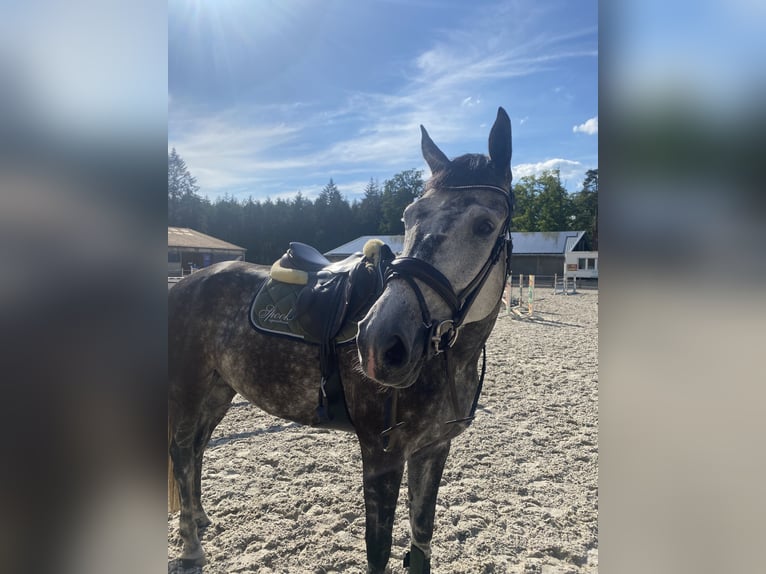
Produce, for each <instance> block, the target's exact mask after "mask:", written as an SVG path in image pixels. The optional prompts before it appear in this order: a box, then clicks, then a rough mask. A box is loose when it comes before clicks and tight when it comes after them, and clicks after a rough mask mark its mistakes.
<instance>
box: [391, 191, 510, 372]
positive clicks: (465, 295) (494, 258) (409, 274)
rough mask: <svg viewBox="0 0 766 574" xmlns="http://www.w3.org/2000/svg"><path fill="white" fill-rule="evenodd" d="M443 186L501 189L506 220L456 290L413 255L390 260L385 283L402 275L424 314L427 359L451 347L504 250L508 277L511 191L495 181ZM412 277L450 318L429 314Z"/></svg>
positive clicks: (437, 271) (429, 266)
mask: <svg viewBox="0 0 766 574" xmlns="http://www.w3.org/2000/svg"><path fill="white" fill-rule="evenodd" d="M442 189H448V190H464V189H471V190H481V189H483V190H489V191H494V192H497V193H502V194H503V196H504V197H505V198H506V200H507V202H508V210H507V215H506V218H505V222H504V223H503V225H502V226H501V227H500V233H499V234H498V236H497V239H496V240H495V244H494V246H493V247H492V251H491V252H490V255H489V257H488V258H487V260H486V261H485V262H484V265H483V266H482V268H481V269H480V270H479V272H478V273H477V274H476V276H475V277H474V278H473V280H471V282H470V283H469V284H468V285H467V286H466V287H465V288H464V289H463V290H461V291H460V293H458V292H457V291H455V288H454V287H453V286H452V284H451V283H450V281H449V279H447V278H446V277H445V276H444V274H442V272H441V271H439V270H438V269H437V268H436V267H434V266H433V265H431V264H430V263H428V262H427V261H423V260H422V259H417V258H415V257H397V258H395V259H394V260H393V261H391V263H389V266H388V269H387V271H386V275H385V284H386V285H387V284H388V283H389V282H390V281H392V280H394V279H403V280H404V281H406V282H407V284H408V285H409V286H410V287H411V288H412V290H413V291H414V293H415V296H416V297H417V299H418V304H419V306H420V312H421V314H422V317H423V325H424V327H425V329H426V333H427V339H428V340H427V344H426V348H425V353H426V359H430V358H432V357H434V356H436V355H438V354H440V353H442V352H444V351H446V350H447V349H449V348H450V347H452V346H453V345H454V344H455V342H456V341H457V338H458V335H459V334H460V329H461V328H462V327H463V323H464V322H465V319H466V317H467V316H468V312H469V311H470V310H471V306H472V305H473V303H474V301H475V300H476V298H477V297H478V295H479V293H480V292H481V289H482V287H484V284H485V283H486V281H487V279H488V278H489V275H490V273H491V272H492V269H493V268H494V266H495V265H496V264H497V262H498V261H499V260H500V255H501V254H502V253H503V251H505V252H506V261H505V279H508V274H509V272H510V242H511V238H510V223H511V215H512V209H513V207H512V203H511V202H512V200H511V194H510V193H509V191H508V190H507V189H503V188H502V187H497V186H494V185H465V186H451V187H445V188H442ZM415 279H419V280H420V281H422V282H423V283H425V284H426V285H427V286H428V287H430V288H431V289H432V290H433V291H434V292H435V293H437V294H438V295H439V297H441V299H442V300H443V301H444V302H445V303H446V304H447V307H449V309H450V311H451V312H452V318H450V319H446V320H444V321H440V322H436V321H434V320H433V319H432V318H431V312H430V310H429V309H428V305H427V303H426V300H425V297H424V296H423V292H422V291H421V289H420V287H419V286H418V284H417V282H416V281H415ZM501 295H502V294H501Z"/></svg>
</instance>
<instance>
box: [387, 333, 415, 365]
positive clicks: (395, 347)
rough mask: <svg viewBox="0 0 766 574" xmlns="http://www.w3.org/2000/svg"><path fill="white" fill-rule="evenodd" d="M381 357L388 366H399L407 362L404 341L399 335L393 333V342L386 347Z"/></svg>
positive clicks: (407, 356)
mask: <svg viewBox="0 0 766 574" xmlns="http://www.w3.org/2000/svg"><path fill="white" fill-rule="evenodd" d="M383 358H384V360H385V361H386V364H387V365H388V366H390V367H401V366H402V365H404V364H406V363H407V359H408V358H409V353H408V352H407V347H406V346H405V345H404V341H402V339H401V338H400V337H399V336H397V335H394V337H393V343H392V344H391V345H390V346H389V347H388V349H386V352H385V353H384V355H383Z"/></svg>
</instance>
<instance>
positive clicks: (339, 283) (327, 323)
mask: <svg viewBox="0 0 766 574" xmlns="http://www.w3.org/2000/svg"><path fill="white" fill-rule="evenodd" d="M393 259H394V254H393V252H392V251H391V249H390V248H389V247H388V246H387V245H386V244H384V243H383V242H382V241H379V240H374V241H373V242H368V244H367V245H365V246H364V250H363V253H355V254H354V255H351V256H350V257H348V258H346V259H344V260H342V261H339V262H337V263H331V262H330V261H329V260H328V259H327V258H326V257H324V255H322V254H321V253H320V252H319V251H317V250H316V249H314V248H313V247H311V246H309V245H306V244H304V243H297V242H293V243H290V248H289V249H288V250H287V252H286V253H285V254H284V255H283V256H282V257H281V258H280V259H279V260H278V261H277V262H276V263H275V264H274V265H273V266H272V270H271V278H272V281H283V282H286V283H290V284H293V285H296V286H300V285H302V286H303V287H300V292H299V293H298V296H297V298H296V300H295V307H294V310H295V321H296V322H297V323H298V324H299V326H300V328H301V329H302V330H303V331H304V332H305V333H306V339H307V340H313V341H318V342H319V349H320V351H319V357H320V368H321V373H322V381H321V389H320V395H319V406H318V407H317V412H318V417H319V420H320V421H321V424H325V425H327V426H330V427H332V426H336V428H348V427H347V423H348V421H349V419H348V413H347V412H345V401H344V400H343V399H342V396H343V390H342V387H341V384H340V378H339V374H338V361H337V353H336V337H337V336H338V335H339V333H340V332H341V330H343V328H344V326H345V325H348V324H349V323H354V324H355V323H357V322H358V321H359V320H360V319H361V318H362V317H363V316H364V315H365V314H366V313H367V311H368V310H369V308H370V307H371V306H372V304H373V303H374V302H375V299H376V298H377V297H378V295H380V293H381V291H382V290H383V283H384V281H383V278H384V271H385V269H386V268H387V267H388V264H389V263H390V262H391V261H392V260H393ZM296 288H298V287H296ZM354 327H355V325H354ZM341 405H342V406H341Z"/></svg>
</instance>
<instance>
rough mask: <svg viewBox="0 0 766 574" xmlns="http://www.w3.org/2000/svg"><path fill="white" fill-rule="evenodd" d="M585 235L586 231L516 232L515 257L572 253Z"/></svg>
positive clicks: (514, 236)
mask: <svg viewBox="0 0 766 574" xmlns="http://www.w3.org/2000/svg"><path fill="white" fill-rule="evenodd" d="M583 235H585V232H584V231H514V232H512V233H511V238H512V239H513V254H514V255H543V254H555V255H564V253H566V252H567V251H572V249H574V246H575V245H577V242H578V241H580V239H582V236H583Z"/></svg>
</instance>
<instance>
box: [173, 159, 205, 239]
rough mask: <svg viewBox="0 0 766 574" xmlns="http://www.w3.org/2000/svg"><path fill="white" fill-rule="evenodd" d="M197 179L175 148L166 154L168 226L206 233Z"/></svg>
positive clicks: (203, 208)
mask: <svg viewBox="0 0 766 574" xmlns="http://www.w3.org/2000/svg"><path fill="white" fill-rule="evenodd" d="M198 191H199V186H198V185H197V178H195V177H194V176H193V175H192V174H191V173H190V172H189V169H188V168H187V167H186V162H185V161H184V160H183V159H182V158H181V156H180V155H178V152H177V151H176V148H173V149H172V150H171V152H170V153H169V154H168V225H171V226H178V227H192V228H194V229H197V230H199V231H206V228H207V218H206V213H205V212H206V205H205V204H206V203H207V204H208V206H209V203H208V202H207V201H206V200H203V199H202V198H201V197H200V196H199V195H198V194H197V192H198Z"/></svg>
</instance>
